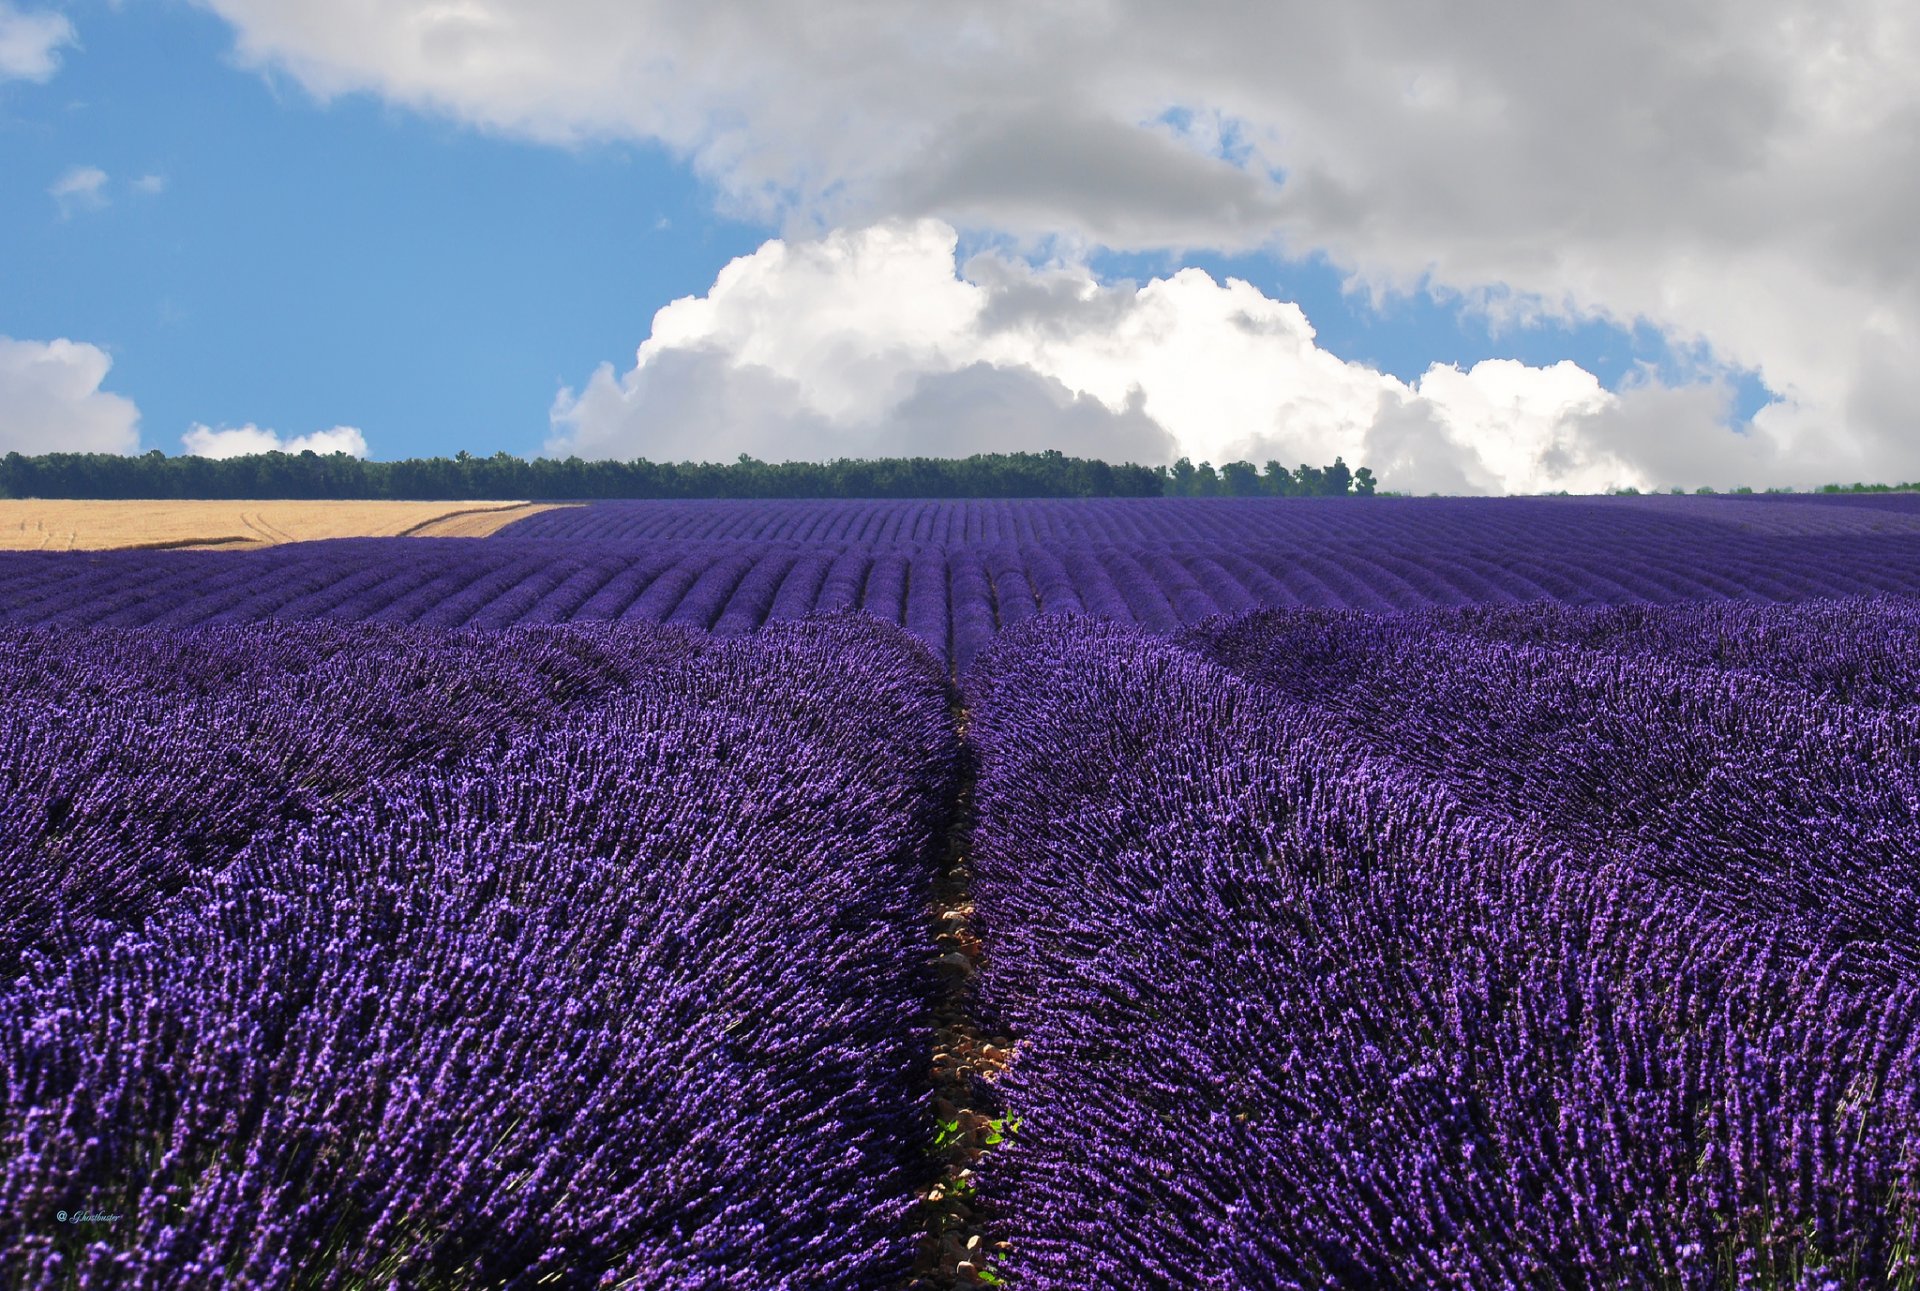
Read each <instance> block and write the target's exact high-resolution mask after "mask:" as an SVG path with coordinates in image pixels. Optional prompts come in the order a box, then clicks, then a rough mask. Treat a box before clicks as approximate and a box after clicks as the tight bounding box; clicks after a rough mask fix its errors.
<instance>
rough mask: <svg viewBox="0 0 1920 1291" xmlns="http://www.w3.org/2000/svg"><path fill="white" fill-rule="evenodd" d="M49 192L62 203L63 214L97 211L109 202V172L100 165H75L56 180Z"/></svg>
mask: <svg viewBox="0 0 1920 1291" xmlns="http://www.w3.org/2000/svg"><path fill="white" fill-rule="evenodd" d="M47 192H48V193H50V194H51V195H52V196H53V200H54V201H56V202H58V203H59V204H60V213H61V214H62V215H71V214H72V213H73V212H75V211H97V210H99V209H100V208H101V207H103V206H105V205H106V204H107V172H106V171H104V170H102V169H100V168H99V167H98V166H74V167H72V168H71V169H69V170H68V171H67V172H66V174H64V175H62V176H60V178H58V179H56V180H54V181H53V184H52V186H51V187H49V188H48V189H47Z"/></svg>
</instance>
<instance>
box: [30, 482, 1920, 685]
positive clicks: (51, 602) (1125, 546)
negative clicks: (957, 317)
mask: <svg viewBox="0 0 1920 1291" xmlns="http://www.w3.org/2000/svg"><path fill="white" fill-rule="evenodd" d="M1911 502H1912V499H1911V498H1908V497H1907V496H1905V495H1896V496H1889V497H1873V496H1867V497H1863V498H1862V497H1847V498H1839V499H1826V498H1819V497H1817V496H1813V497H1798V496H1796V497H1764V496H1763V497H1753V498H1737V497H1711V498H1709V497H1621V498H1509V499H1439V498H1434V499H1419V498H1380V499H1369V500H1366V501H1364V502H1361V501H1356V500H1350V499H1338V498H1329V499H1308V498H1303V499H1285V500H1277V501H1276V500H1261V499H1246V500H1242V499H1230V498H1220V499H1126V498H1121V499H1104V500H1092V501H1040V502H997V501H974V502H836V501H825V502H799V501H796V502H778V501H775V502H728V501H713V502H627V503H620V502H605V503H595V504H592V505H589V506H584V507H569V508H563V509H560V510H554V511H548V512H543V513H541V514H539V515H535V516H532V517H530V518H529V519H526V520H523V521H520V522H518V523H516V524H513V525H509V526H507V527H505V528H504V529H502V530H500V531H499V533H497V534H496V535H495V536H493V537H491V538H488V539H485V540H467V539H339V540H333V541H327V542H312V543H297V544H288V545H285V546H282V547H277V548H272V549H269V550H265V551H258V552H156V551H127V552H117V553H104V554H94V555H88V556H80V557H74V556H70V555H67V554H64V553H61V554H53V553H31V552H23V553H0V624H6V625H13V626H33V625H36V624H52V623H59V624H72V625H94V624H105V625H113V626H140V625H153V626H167V627H177V626H188V625H195V624H207V623H239V622H253V621H257V620H261V619H280V620H307V619H319V620H328V621H336V622H378V623H415V624H421V625H425V626H432V627H461V626H466V627H505V626H510V625H515V624H546V623H565V622H583V621H643V622H664V623H677V624H684V625H687V626H689V627H696V628H701V629H705V630H708V631H711V632H715V633H718V634H720V635H735V634H739V633H743V632H749V631H753V630H755V629H757V628H759V627H761V626H762V625H764V624H766V623H769V622H776V621H782V620H787V619H797V618H803V617H805V616H806V615H808V614H811V613H816V612H822V611H835V610H852V609H857V610H862V611H865V612H866V613H868V614H871V615H873V616H875V617H877V618H880V619H883V620H885V621H887V622H889V623H894V624H898V625H900V626H902V627H904V628H906V630H907V631H908V632H910V633H912V634H913V635H915V636H917V637H919V638H920V639H921V640H922V641H923V642H925V643H926V644H927V645H928V646H929V647H930V648H931V649H932V650H933V651H934V652H935V654H937V655H939V656H940V657H942V658H943V659H946V660H947V661H949V663H950V665H951V666H952V667H953V668H954V669H955V670H956V671H958V670H964V669H965V668H966V667H967V665H968V664H970V663H971V662H972V660H973V658H974V656H975V655H977V654H978V653H979V652H980V650H982V649H983V648H984V647H985V646H986V645H987V643H988V642H989V641H991V639H992V638H993V636H994V635H995V634H996V633H997V632H999V631H1001V630H1003V629H1005V628H1008V627H1012V626H1015V625H1017V624H1019V623H1021V622H1024V621H1025V620H1027V619H1029V618H1032V617H1035V616H1036V615H1040V614H1090V615H1094V616H1096V617H1100V618H1107V619H1113V620H1115V621H1117V622H1122V623H1132V624H1137V625H1139V626H1142V627H1145V628H1148V629H1150V630H1152V631H1155V632H1174V631H1178V630H1180V629H1181V628H1183V627H1186V626H1190V625H1192V624H1195V623H1198V622H1199V621H1201V620H1202V619H1205V618H1207V617H1208V616H1210V615H1213V614H1220V613H1240V612H1244V611H1247V610H1253V609H1263V608H1288V607H1311V608H1345V609H1358V610H1367V611H1372V612H1377V613H1389V612H1398V611H1404V610H1414V609H1425V608H1432V607H1446V606H1459V605H1474V604H1494V605H1504V604H1514V603H1524V602H1534V601H1553V602H1558V603H1561V604H1568V605H1590V604H1591V605H1624V604H1639V603H1646V604H1667V603H1673V602H1680V601H1722V600H1751V601H1760V602H1780V601H1800V600H1806V599H1810V598H1817V597H1834V596H1860V595H1877V594H1883V593H1906V594H1914V593H1920V509H1916V508H1914V507H1913V506H1911V505H1910V503H1911Z"/></svg>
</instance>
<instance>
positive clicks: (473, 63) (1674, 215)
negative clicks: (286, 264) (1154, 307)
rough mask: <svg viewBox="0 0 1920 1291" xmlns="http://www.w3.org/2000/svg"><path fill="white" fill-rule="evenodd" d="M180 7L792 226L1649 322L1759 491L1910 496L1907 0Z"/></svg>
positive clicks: (1912, 320)
mask: <svg viewBox="0 0 1920 1291" xmlns="http://www.w3.org/2000/svg"><path fill="white" fill-rule="evenodd" d="M202 2H203V3H206V4H208V5H210V6H211V7H212V8H214V9H216V10H218V11H219V12H220V13H222V14H224V15H226V16H227V17H228V18H229V19H230V20H231V21H232V22H233V24H234V25H235V27H236V29H237V31H238V34H239V47H240V52H241V54H242V56H243V57H244V58H247V59H251V60H253V61H254V62H256V63H258V64H261V65H269V64H270V65H274V66H277V67H280V68H284V69H286V70H288V71H290V72H291V73H292V74H293V75H294V76H296V77H298V78H299V79H300V80H301V81H302V82H304V83H305V84H306V85H307V86H309V87H310V88H312V89H313V90H314V91H316V92H318V93H321V94H323V95H324V94H334V93H340V92H346V91H352V90H370V91H373V92H375V93H378V94H381V95H383V96H385V97H387V98H389V99H391V100H393V101H396V102H400V103H406V104H411V105H414V106H416V107H420V108H423V109H427V110H430V111H435V112H440V113H444V114H447V115H450V116H453V117H456V118H458V119H462V120H465V121H468V122H472V123H475V124H478V125H481V126H483V127H486V128H490V129H497V130H503V131H508V132H513V133H516V134H521V135H526V136H531V137H534V138H540V139H548V140H556V141H567V140H575V139H581V138H591V137H632V138H644V139H652V140H660V141H664V142H665V143H666V144H667V145H668V146H670V147H672V148H674V149H677V150H679V151H681V152H682V153H684V154H685V155H686V156H688V157H689V158H690V159H691V160H692V162H693V164H694V165H695V166H696V168H697V169H698V170H699V171H700V172H701V173H702V174H704V175H705V176H707V177H709V178H710V179H711V180H712V181H713V182H714V183H715V184H716V185H717V187H718V189H719V191H720V192H721V194H722V195H723V198H724V200H725V201H726V202H727V203H728V204H729V205H730V206H732V207H734V208H737V209H741V210H746V211H750V212H756V213H759V214H762V215H785V216H787V217H789V218H790V219H792V220H795V221H798V222H799V223H798V225H796V226H795V227H796V228H797V227H801V226H804V227H808V228H815V229H818V228H825V227H831V226H836V225H846V224H861V223H867V222H872V221H875V220H878V219H883V218H890V217H895V216H912V215H921V214H931V215H938V216H940V217H942V218H945V219H948V220H950V221H952V222H955V223H957V224H959V225H960V226H962V227H964V228H970V229H981V230H997V231H1001V232H1005V233H1010V234H1013V235H1016V236H1019V237H1027V238H1045V237H1049V236H1053V235H1060V236H1064V237H1067V238H1070V239H1079V240H1081V241H1084V242H1091V243H1098V244H1104V245H1108V246H1113V247H1136V248H1137V247H1149V246H1152V247H1161V246H1172V247H1182V246H1185V247H1197V246H1206V247H1223V248H1234V247H1255V246H1267V247H1274V248H1278V249H1282V250H1284V251H1286V252H1289V253H1304V252H1307V251H1311V250H1319V251H1323V252H1325V253H1326V254H1328V255H1329V256H1331V257H1332V258H1333V259H1334V260H1335V261H1336V262H1337V263H1340V264H1342V265H1345V266H1348V267H1350V268H1351V269H1352V270H1353V271H1354V272H1355V273H1356V274H1358V275H1359V276H1360V277H1361V278H1362V279H1363V280H1364V281H1365V282H1366V283H1368V284H1370V285H1372V286H1374V287H1376V288H1382V289H1384V288H1391V287H1411V286H1414V285H1418V284H1421V283H1425V284H1428V285H1431V286H1436V287H1442V288H1446V289H1449V290H1453V291H1457V292H1459V293H1461V294H1462V295H1463V296H1464V297H1466V298H1467V299H1469V300H1476V299H1480V300H1486V301H1489V302H1491V303H1494V304H1497V305H1499V306H1500V307H1502V308H1517V309H1518V310H1520V311H1521V312H1527V311H1539V310H1548V311H1576V312H1582V313H1590V314H1597V315H1602V316H1607V317H1610V318H1613V319H1615V320H1617V321H1620V322H1622V323H1625V322H1630V321H1632V320H1634V319H1638V318H1645V319H1647V320H1650V321H1651V322H1653V323H1654V324H1655V325H1657V326H1658V327H1660V328H1662V329H1664V330H1665V331H1666V332H1667V333H1668V334H1669V335H1670V336H1671V337H1672V338H1674V339H1675V340H1676V342H1678V343H1681V344H1683V345H1684V344H1690V343H1692V342H1695V341H1698V340H1704V341H1706V342H1708V343H1710V345H1711V347H1712V352H1713V354H1714V355H1715V356H1716V357H1717V360H1718V361H1719V362H1720V363H1721V364H1724V365H1732V366H1737V367H1742V368H1750V369H1757V370H1758V371H1759V372H1760V374H1761V375H1762V377H1763V379H1764V380H1765V382H1766V384H1767V385H1768V386H1769V387H1770V388H1772V389H1774V390H1776V391H1778V392H1780V393H1781V394H1782V395H1783V396H1784V400H1783V402H1782V403H1781V404H1780V405H1779V406H1777V407H1775V408H1773V409H1771V410H1769V412H1768V413H1767V414H1766V415H1765V416H1763V417H1762V418H1761V419H1759V420H1758V421H1757V422H1756V423H1755V441H1754V442H1755V445H1756V447H1755V448H1754V450H1753V455H1752V457H1753V460H1754V461H1757V462H1759V463H1761V464H1763V465H1767V466H1769V467H1770V468H1772V467H1780V468H1781V469H1786V467H1785V466H1784V465H1782V464H1785V463H1793V462H1812V461H1816V460H1817V461H1822V462H1826V461H1831V462H1834V463H1836V464H1838V463H1841V462H1857V463H1859V464H1860V469H1861V470H1863V471H1864V472H1865V473H1868V474H1879V475H1883V476H1884V475H1890V474H1891V475H1902V476H1909V477H1910V476H1913V475H1920V437H1916V436H1914V435H1912V434H1910V433H1909V430H1908V425H1909V420H1908V419H1909V415H1910V410H1911V409H1912V408H1913V407H1914V406H1915V401H1914V396H1915V395H1916V394H1920V388H1916V386H1917V384H1920V376H1915V375H1913V374H1920V257H1915V256H1913V255H1912V254H1911V245H1912V233H1911V231H1912V229H1913V228H1915V227H1916V226H1917V225H1920V9H1916V7H1915V6H1913V5H1912V4H1911V3H1909V0H1832V3H1827V4H1821V5H1810V4H1807V3H1805V0H1621V2H1620V3H1613V4H1605V5H1571V4H1534V3H1526V2H1525V0H1494V2H1493V3H1488V4H1479V5H1470V6H1464V7H1462V6H1436V5H1421V4H1416V3H1409V2H1407V0H1354V2H1353V3H1342V4H1320V5H1300V4H1286V5H1275V4H1268V3H1260V2H1258V0H1222V3H1218V4H1213V5H1209V6H1205V7H1204V8H1202V9H1199V10H1195V9H1193V8H1191V7H1187V6H1178V5H1165V4H1157V3H1152V2H1150V0H1103V2H1102V3H1098V4H1094V3H1081V2H1080V0H1057V2H1055V3H1043V4H1032V5H1005V4H1001V3H997V2H990V0H942V3H940V4H937V5H936V4H930V3H922V2H917V0H821V2H820V3H815V4H808V5H783V6H767V5H761V4H747V3H743V2H742V0H714V2H713V3H707V4H700V5H685V4H679V3H670V2H669V0H619V3H615V2H614V0H538V2H537V3H536V0H459V2H458V3H446V2H445V0H324V2H323V0H202ZM790 231H792V230H790ZM1636 402H1638V403H1640V404H1641V405H1643V406H1651V405H1648V404H1647V403H1646V401H1645V400H1644V399H1641V400H1636ZM1794 469H1801V468H1799V467H1796V468H1794ZM1808 469H1811V468H1808ZM1822 474H1824V473H1823V472H1821V471H1819V470H1814V478H1818V477H1820V476H1821V475H1822ZM1780 478H1783V477H1770V479H1780ZM1755 482H1756V483H1759V482H1762V481H1761V480H1759V479H1756V481H1755Z"/></svg>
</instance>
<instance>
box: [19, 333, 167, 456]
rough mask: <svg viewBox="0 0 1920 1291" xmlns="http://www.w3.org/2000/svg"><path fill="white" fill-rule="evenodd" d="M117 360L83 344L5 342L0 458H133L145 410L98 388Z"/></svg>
mask: <svg viewBox="0 0 1920 1291" xmlns="http://www.w3.org/2000/svg"><path fill="white" fill-rule="evenodd" d="M112 366H113V360H112V359H111V358H110V357H108V355H107V352H106V351H105V350H103V349H101V348H100V347H99V346H97V345H87V344H85V343H83V342H80V341H68V340H57V341H16V340H14V339H12V338H11V337H7V336H0V453H25V454H27V455H29V456H32V455H34V454H37V453H132V452H137V451H138V450H139V447H140V410H139V409H138V408H136V407H134V404H133V400H131V399H128V398H126V397H125V396H123V395H117V394H109V393H108V392H106V391H104V390H102V389H101V388H100V383H101V382H102V381H104V380H106V376H107V370H108V369H109V368H111V367H112Z"/></svg>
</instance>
